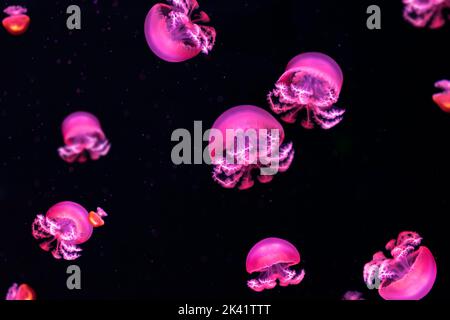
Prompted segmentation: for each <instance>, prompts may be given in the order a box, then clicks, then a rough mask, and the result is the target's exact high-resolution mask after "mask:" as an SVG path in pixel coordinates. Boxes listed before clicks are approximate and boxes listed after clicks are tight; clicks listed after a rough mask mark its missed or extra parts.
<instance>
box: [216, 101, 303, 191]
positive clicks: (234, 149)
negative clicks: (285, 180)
mask: <svg viewBox="0 0 450 320" xmlns="http://www.w3.org/2000/svg"><path fill="white" fill-rule="evenodd" d="M209 141H210V144H209V152H210V156H211V159H212V160H211V163H212V164H213V165H214V170H213V179H214V180H215V181H217V182H218V183H219V184H220V185H221V186H223V187H225V188H234V187H237V188H238V189H240V190H244V189H248V188H250V187H252V186H253V184H254V180H253V176H254V175H256V176H257V179H258V181H259V182H261V183H268V182H270V181H271V180H272V179H273V176H274V175H275V174H276V173H278V172H285V171H286V170H287V169H288V168H289V166H290V165H291V163H292V160H293V158H294V149H293V147H292V143H290V142H289V143H285V144H283V141H284V130H283V127H282V126H281V124H280V123H279V122H278V121H277V120H276V119H275V118H274V117H273V116H272V115H271V114H270V113H269V112H267V111H265V110H263V109H261V108H259V107H255V106H251V105H241V106H237V107H234V108H231V109H228V110H227V111H225V112H224V113H223V114H222V115H221V116H220V117H219V118H218V119H217V120H216V121H215V123H214V125H213V127H212V129H211V134H210V137H209ZM256 170H259V174H258V173H256V172H255V171H256Z"/></svg>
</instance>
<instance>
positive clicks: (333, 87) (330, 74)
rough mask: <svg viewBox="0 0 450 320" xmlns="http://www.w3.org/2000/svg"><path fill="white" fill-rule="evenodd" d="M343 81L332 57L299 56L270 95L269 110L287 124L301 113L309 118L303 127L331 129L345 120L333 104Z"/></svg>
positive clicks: (309, 54) (290, 63)
mask: <svg viewBox="0 0 450 320" xmlns="http://www.w3.org/2000/svg"><path fill="white" fill-rule="evenodd" d="M343 79H344V77H343V75H342V70H341V68H340V67H339V65H338V64H337V63H336V62H335V61H334V60H333V59H332V58H330V57H329V56H327V55H325V54H322V53H318V52H308V53H302V54H299V55H297V56H296V57H294V58H293V59H292V60H291V61H290V62H289V63H288V65H287V67H286V71H285V72H284V73H283V75H282V76H281V77H280V79H278V81H277V83H276V84H275V89H274V90H273V91H271V92H270V93H269V95H268V101H269V104H270V107H271V108H272V110H273V112H275V113H276V114H280V115H281V119H283V120H284V121H285V122H287V123H294V122H295V121H296V119H297V115H298V113H299V112H300V111H304V113H305V116H306V117H305V118H304V119H303V120H302V122H301V124H302V126H303V127H304V128H306V129H311V128H313V127H314V122H315V123H316V124H318V125H319V126H320V127H322V128H323V129H330V128H332V127H334V126H335V125H336V124H338V123H339V122H340V121H341V120H342V118H343V114H344V112H345V110H344V109H342V108H338V107H336V106H335V105H334V104H335V103H336V102H337V100H338V98H339V93H340V91H341V87H342V82H343Z"/></svg>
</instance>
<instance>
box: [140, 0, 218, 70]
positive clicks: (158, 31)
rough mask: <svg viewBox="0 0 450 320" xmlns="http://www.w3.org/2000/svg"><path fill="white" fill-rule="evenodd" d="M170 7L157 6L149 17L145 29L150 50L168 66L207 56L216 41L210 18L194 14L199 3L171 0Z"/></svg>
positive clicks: (204, 14) (187, 0) (194, 0)
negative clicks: (166, 62) (201, 53)
mask: <svg viewBox="0 0 450 320" xmlns="http://www.w3.org/2000/svg"><path fill="white" fill-rule="evenodd" d="M167 2H168V3H169V5H167V4H163V3H157V4H155V5H154V6H153V7H152V8H151V9H150V11H149V12H148V14H147V17H146V19H145V25H144V32H145V38H146V39H147V43H148V45H149V46H150V49H151V50H152V51H153V53H155V54H156V55H157V56H158V57H159V58H161V59H163V60H165V61H168V62H181V61H185V60H189V59H191V58H193V57H195V56H197V55H198V54H199V53H200V52H203V53H204V54H207V53H208V52H209V51H211V50H212V48H213V46H214V42H215V39H216V31H215V29H214V28H213V27H208V26H204V25H200V24H199V23H208V22H209V21H210V20H209V17H208V15H207V14H206V13H205V12H203V11H200V12H199V13H198V14H195V13H194V12H195V11H196V10H197V9H198V7H199V5H198V3H197V1H196V0H168V1H167Z"/></svg>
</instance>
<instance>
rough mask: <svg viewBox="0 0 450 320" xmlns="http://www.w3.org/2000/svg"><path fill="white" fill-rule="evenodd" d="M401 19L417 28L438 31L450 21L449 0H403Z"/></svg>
mask: <svg viewBox="0 0 450 320" xmlns="http://www.w3.org/2000/svg"><path fill="white" fill-rule="evenodd" d="M403 4H404V8H403V17H404V18H405V20H406V21H408V22H409V23H411V24H412V25H413V26H414V27H417V28H430V29H439V28H441V27H442V26H443V25H444V24H445V21H446V20H448V19H450V13H448V12H447V13H446V11H448V10H449V9H450V0H403Z"/></svg>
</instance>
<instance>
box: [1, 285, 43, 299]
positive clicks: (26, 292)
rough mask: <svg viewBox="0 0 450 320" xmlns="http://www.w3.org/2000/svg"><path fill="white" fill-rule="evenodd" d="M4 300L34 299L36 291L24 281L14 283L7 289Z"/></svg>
mask: <svg viewBox="0 0 450 320" xmlns="http://www.w3.org/2000/svg"><path fill="white" fill-rule="evenodd" d="M6 300H22V301H23V300H36V292H35V291H34V290H33V288H31V287H30V286H29V285H27V284H26V283H23V284H21V285H20V286H19V285H18V284H17V283H14V284H13V285H12V286H11V287H10V288H9V290H8V293H7V295H6Z"/></svg>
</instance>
